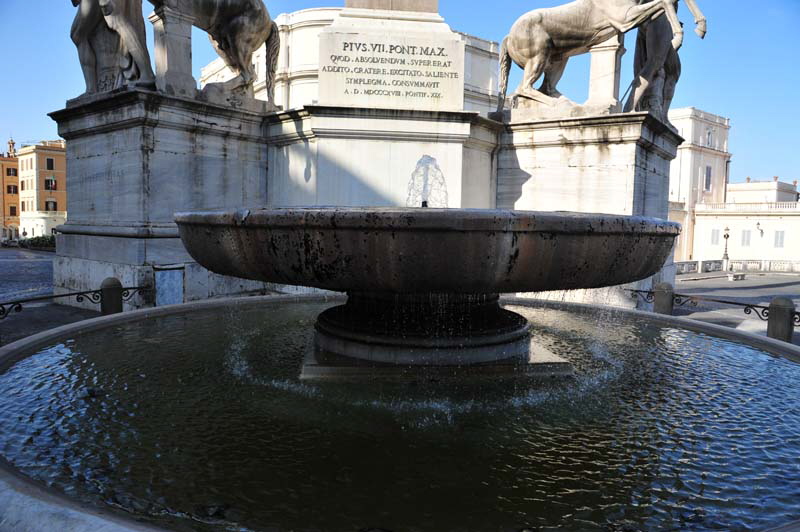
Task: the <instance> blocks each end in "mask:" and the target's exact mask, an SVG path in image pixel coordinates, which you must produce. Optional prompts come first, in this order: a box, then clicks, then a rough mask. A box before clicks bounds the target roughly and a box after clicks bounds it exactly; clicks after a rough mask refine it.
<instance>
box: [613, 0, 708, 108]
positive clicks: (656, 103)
mask: <svg viewBox="0 0 800 532" xmlns="http://www.w3.org/2000/svg"><path fill="white" fill-rule="evenodd" d="M685 2H686V6H687V7H688V8H689V11H691V13H692V16H694V21H695V24H696V27H695V33H697V35H699V36H700V38H701V39H702V38H704V37H705V36H706V18H705V16H704V15H703V13H702V12H701V11H700V8H699V7H698V6H697V3H696V2H695V0H685ZM677 4H678V2H677V0H675V8H676V10H677ZM671 39H672V30H671V27H670V24H669V21H668V20H667V19H666V17H665V16H663V15H662V16H660V17H657V18H655V19H651V20H647V21H645V23H644V24H642V25H641V26H640V27H639V35H638V36H637V39H636V55H635V56H634V60H633V71H634V72H633V86H632V90H631V94H630V97H629V98H628V101H627V102H626V103H625V109H624V111H625V112H626V113H627V112H630V111H649V112H650V113H651V114H653V115H654V116H656V117H657V118H659V119H660V120H661V121H662V122H664V123H669V120H668V118H667V114H668V112H669V108H670V105H671V104H672V97H673V96H674V95H675V86H676V85H677V84H678V79H679V78H680V76H681V60H680V58H679V57H678V52H677V50H675V48H673V47H672V44H671Z"/></svg>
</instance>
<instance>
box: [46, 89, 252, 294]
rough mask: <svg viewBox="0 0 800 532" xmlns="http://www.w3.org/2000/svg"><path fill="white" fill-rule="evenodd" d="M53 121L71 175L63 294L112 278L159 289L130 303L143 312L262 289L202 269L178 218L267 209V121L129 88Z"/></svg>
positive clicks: (60, 261)
mask: <svg viewBox="0 0 800 532" xmlns="http://www.w3.org/2000/svg"><path fill="white" fill-rule="evenodd" d="M51 116H52V118H53V119H54V120H55V121H56V122H58V126H59V134H60V135H61V136H62V137H63V138H65V139H66V140H67V168H68V171H69V179H68V180H67V183H68V185H67V186H68V201H69V204H68V210H69V218H68V222H67V223H66V224H65V225H63V226H61V227H60V231H61V234H60V235H59V236H58V258H57V260H56V264H55V271H54V284H55V286H56V292H61V293H64V292H72V291H81V290H94V289H97V288H99V286H100V283H101V282H102V281H103V279H105V278H106V277H117V278H118V279H120V280H121V281H122V284H123V285H124V286H142V285H150V286H152V285H153V284H154V283H155V287H156V290H157V292H156V294H155V296H154V297H152V298H150V299H142V298H137V299H134V300H133V301H132V302H131V303H129V306H132V307H137V306H142V305H146V304H148V303H152V302H154V301H155V302H157V303H158V304H167V303H179V302H183V301H189V300H193V299H203V298H206V297H209V296H213V295H225V294H229V293H239V292H241V291H249V290H253V289H259V288H263V285H262V284H260V283H250V282H246V281H241V280H238V279H225V278H222V277H221V276H216V275H214V274H209V272H208V271H206V270H204V269H203V268H201V267H199V266H197V265H196V264H195V263H194V261H193V260H192V259H191V257H189V255H188V254H187V253H186V251H185V249H184V247H183V245H182V244H181V242H180V239H179V238H178V232H177V227H176V226H175V224H174V221H173V214H174V213H175V212H176V211H180V210H186V209H198V208H226V207H237V206H241V205H263V204H265V203H266V192H267V182H266V181H267V175H266V174H267V145H266V140H265V139H264V134H263V133H264V131H263V120H264V117H263V114H259V113H252V112H247V111H241V110H235V109H232V108H230V107H223V106H217V105H210V104H204V103H201V102H198V101H196V100H193V99H188V98H178V97H171V96H166V95H164V94H159V93H156V92H151V91H143V90H130V91H120V92H115V93H109V94H106V95H102V96H98V97H95V98H90V99H81V100H77V101H74V102H71V104H70V106H68V107H67V108H66V109H64V110H61V111H57V112H55V113H52V115H51Z"/></svg>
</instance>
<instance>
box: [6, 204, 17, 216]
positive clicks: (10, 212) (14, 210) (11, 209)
mask: <svg viewBox="0 0 800 532" xmlns="http://www.w3.org/2000/svg"><path fill="white" fill-rule="evenodd" d="M8 215H9V216H16V215H17V206H16V205H9V207H8Z"/></svg>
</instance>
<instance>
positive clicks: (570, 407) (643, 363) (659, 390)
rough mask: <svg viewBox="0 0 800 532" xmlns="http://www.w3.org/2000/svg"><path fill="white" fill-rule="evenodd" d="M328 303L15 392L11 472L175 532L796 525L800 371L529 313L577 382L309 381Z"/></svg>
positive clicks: (91, 363)
mask: <svg viewBox="0 0 800 532" xmlns="http://www.w3.org/2000/svg"><path fill="white" fill-rule="evenodd" d="M324 308H326V305H324V304H319V303H292V304H285V305H282V306H264V307H261V308H255V307H251V308H245V309H239V310H235V309H224V310H213V311H201V312H194V313H192V314H189V315H176V316H169V317H162V318H158V319H155V320H145V321H141V322H138V323H130V324H125V325H120V326H116V327H113V328H110V329H108V330H105V331H97V332H92V333H88V334H85V335H82V336H79V337H76V338H72V339H69V340H66V341H64V342H63V343H61V344H59V345H54V346H52V347H50V348H47V349H43V350H41V351H40V352H39V353H37V354H34V355H33V356H31V357H29V358H28V359H26V360H23V361H21V362H20V363H18V364H17V365H16V366H14V367H12V368H11V369H10V370H8V371H7V372H6V373H5V374H2V375H0V454H2V455H3V456H4V457H5V458H6V459H8V460H9V461H10V462H12V463H13V464H14V465H15V466H16V467H18V468H19V469H21V470H22V471H23V472H24V473H26V474H27V475H29V476H31V477H33V478H36V479H39V480H41V481H44V482H46V483H47V484H49V485H51V486H53V487H54V488H56V489H58V490H60V491H62V492H64V493H66V494H68V495H70V496H73V497H76V498H79V499H81V500H84V501H88V502H91V503H95V504H98V505H110V506H112V507H114V508H117V509H120V510H122V511H127V512H132V513H136V514H138V515H144V516H147V518H148V519H150V520H152V521H153V522H155V523H157V524H161V525H164V526H168V527H172V528H176V529H187V530H188V529H192V530H195V529H198V530H265V531H276V530H281V531H289V530H291V531H295V532H306V531H308V532H311V531H325V532H338V531H342V532H356V531H359V530H364V529H370V528H378V529H383V530H389V531H394V532H401V531H403V532H405V531H436V532H444V531H475V532H493V531H497V532H506V531H508V532H517V531H520V530H525V529H532V530H535V529H538V530H555V529H572V530H655V529H661V530H670V529H673V530H677V529H680V530H712V529H718V530H748V529H759V528H765V527H769V526H774V525H778V524H781V523H783V522H786V521H789V520H792V519H800V508H798V502H797V501H800V365H797V364H794V363H792V362H789V361H787V360H784V359H780V358H775V357H772V356H770V355H768V354H766V353H763V352H761V351H758V350H755V349H752V348H748V347H743V346H740V345H737V344H734V343H731V342H729V341H726V340H722V339H718V338H713V337H710V336H705V335H702V334H697V333H692V332H689V331H685V330H679V329H674V328H669V327H662V326H659V325H655V324H651V323H648V322H646V321H641V320H632V319H630V318H626V317H625V316H624V315H620V314H616V313H610V312H596V311H593V312H592V313H585V314H584V313H572V312H565V311H559V310H548V309H534V308H521V307H512V308H513V310H516V311H518V312H521V313H523V314H524V315H525V316H526V317H527V318H529V319H530V321H531V323H532V325H533V328H534V332H535V334H536V337H537V338H538V340H539V341H540V342H542V343H543V344H545V345H546V346H547V347H548V348H549V349H551V350H552V351H554V352H556V353H558V354H559V355H561V356H563V357H565V358H567V359H569V360H570V361H571V362H572V363H573V364H574V366H575V368H576V377H575V378H573V379H569V380H566V381H564V380H561V381H555V382H548V383H542V382H534V381H530V380H524V379H523V380H520V379H515V380H514V379H512V380H509V379H496V378H491V379H470V380H468V381H451V380H448V379H439V378H437V379H426V378H425V377H424V376H423V377H421V378H420V379H418V380H415V381H413V382H405V383H387V382H381V381H374V382H369V381H368V382H360V383H356V384H352V383H351V384H343V383H308V382H301V381H299V380H298V375H299V374H300V368H301V365H302V361H303V357H304V355H305V354H306V352H307V349H308V348H309V345H310V344H311V340H312V334H313V333H312V324H313V322H314V317H315V316H316V314H317V313H318V312H320V311H321V310H323V309H324Z"/></svg>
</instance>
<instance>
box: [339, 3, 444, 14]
mask: <svg viewBox="0 0 800 532" xmlns="http://www.w3.org/2000/svg"><path fill="white" fill-rule="evenodd" d="M344 5H345V6H346V7H355V8H359V9H392V10H396V11H426V12H430V13H438V12H439V0H346V2H345V4H344Z"/></svg>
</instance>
